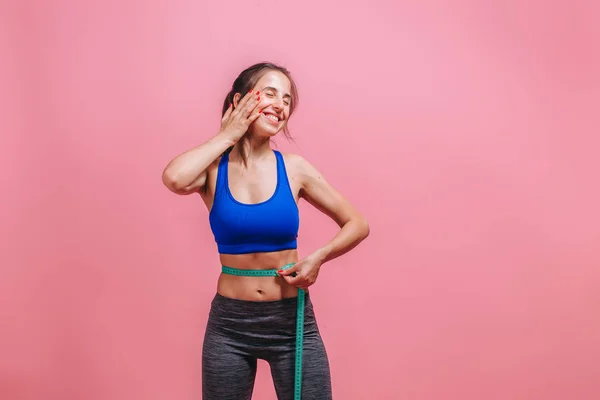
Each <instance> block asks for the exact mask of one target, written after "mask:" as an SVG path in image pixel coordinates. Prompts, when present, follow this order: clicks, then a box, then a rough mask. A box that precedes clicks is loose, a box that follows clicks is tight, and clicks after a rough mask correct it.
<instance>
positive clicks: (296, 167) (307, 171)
mask: <svg viewBox="0 0 600 400" xmlns="http://www.w3.org/2000/svg"><path fill="white" fill-rule="evenodd" d="M281 155H282V156H283V159H284V162H285V166H286V169H287V173H288V175H290V176H292V177H294V178H296V179H298V180H300V181H301V182H302V184H303V185H306V184H307V183H309V182H311V181H313V180H324V179H323V176H322V175H321V173H320V172H319V171H318V170H317V168H316V167H315V166H314V165H313V164H312V163H311V162H309V161H308V160H307V159H306V158H305V157H303V156H301V155H299V154H294V153H281Z"/></svg>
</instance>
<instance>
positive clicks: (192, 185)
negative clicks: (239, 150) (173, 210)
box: [162, 133, 235, 194]
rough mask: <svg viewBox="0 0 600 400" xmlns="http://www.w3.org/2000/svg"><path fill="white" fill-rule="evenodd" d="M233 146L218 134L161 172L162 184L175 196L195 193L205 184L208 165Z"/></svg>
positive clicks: (175, 159)
mask: <svg viewBox="0 0 600 400" xmlns="http://www.w3.org/2000/svg"><path fill="white" fill-rule="evenodd" d="M234 144H235V141H234V140H232V139H231V138H229V137H227V135H224V134H223V133H219V134H218V135H216V136H214V137H212V138H211V139H209V140H207V141H206V142H204V143H202V144H201V145H200V146H197V147H194V148H192V149H190V150H188V151H186V152H185V153H183V154H180V155H178V156H177V157H175V158H174V159H173V160H171V162H169V164H168V165H167V167H166V168H165V170H164V171H163V175H162V181H163V183H164V184H165V186H166V187H167V188H169V190H170V191H172V192H174V193H177V194H190V193H193V192H197V191H198V190H200V189H201V188H202V187H204V184H205V183H206V177H207V172H206V171H207V169H208V167H209V166H210V164H212V163H213V162H214V161H215V160H216V159H217V158H218V157H219V156H220V155H221V154H223V152H224V151H225V150H227V149H228V148H229V147H231V146H233V145H234Z"/></svg>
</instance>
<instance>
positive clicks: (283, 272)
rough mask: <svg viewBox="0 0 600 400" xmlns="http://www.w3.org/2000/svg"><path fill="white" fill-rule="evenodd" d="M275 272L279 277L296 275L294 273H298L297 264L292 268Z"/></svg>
mask: <svg viewBox="0 0 600 400" xmlns="http://www.w3.org/2000/svg"><path fill="white" fill-rule="evenodd" d="M277 272H279V275H281V276H290V275H296V272H298V264H294V265H293V266H291V267H290V268H287V269H280V270H279V271H277Z"/></svg>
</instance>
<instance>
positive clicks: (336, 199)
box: [280, 155, 369, 289]
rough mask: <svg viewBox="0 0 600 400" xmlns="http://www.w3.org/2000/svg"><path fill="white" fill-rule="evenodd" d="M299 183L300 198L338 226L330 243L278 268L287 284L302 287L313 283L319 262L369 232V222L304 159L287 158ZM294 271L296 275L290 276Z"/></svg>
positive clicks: (345, 249) (349, 247)
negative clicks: (282, 269) (293, 262)
mask: <svg viewBox="0 0 600 400" xmlns="http://www.w3.org/2000/svg"><path fill="white" fill-rule="evenodd" d="M290 159H291V160H290V161H292V163H293V166H294V172H295V176H297V177H298V179H299V180H300V183H301V189H300V197H301V198H304V199H305V200H306V201H308V202H309V203H310V204H312V205H313V206H314V207H316V208H317V209H318V210H319V211H321V212H322V213H324V214H325V215H327V216H329V217H330V218H331V219H333V220H334V221H335V222H336V223H337V224H338V226H339V227H340V228H341V229H340V231H339V232H338V233H337V234H336V235H335V236H334V237H333V239H332V240H331V241H329V243H327V244H326V245H325V246H323V247H321V248H319V249H318V250H316V251H315V252H314V253H312V254H310V255H309V256H307V257H304V258H303V259H301V260H300V261H298V263H296V264H295V265H294V266H293V267H292V268H290V269H288V270H285V271H280V275H282V276H283V277H284V279H286V281H288V283H290V284H292V285H294V286H298V287H300V288H302V289H306V288H308V286H310V285H312V284H313V283H314V282H315V281H316V279H317V276H318V273H319V269H320V267H321V265H322V264H324V263H325V262H327V261H330V260H332V259H334V258H336V257H339V256H341V255H343V254H345V253H347V252H348V251H350V250H352V249H353V248H354V247H356V246H357V245H358V244H359V243H360V242H362V241H363V240H364V239H365V238H366V237H367V236H368V235H369V224H368V222H367V220H366V218H365V217H364V216H362V215H361V214H360V213H359V212H358V211H357V210H356V208H354V207H353V206H352V204H350V202H349V201H348V200H347V199H346V198H345V197H344V196H342V195H341V194H340V193H339V192H338V191H337V190H336V189H335V188H334V187H333V186H332V185H331V184H329V183H328V182H327V180H326V179H325V178H324V177H323V175H322V174H321V173H320V172H319V171H318V170H317V169H316V168H315V167H314V166H312V165H311V164H310V163H309V162H308V161H306V160H305V159H304V158H302V157H300V156H298V155H294V156H293V157H290ZM294 272H295V273H296V276H295V277H292V276H291V275H292V274H293V273H294Z"/></svg>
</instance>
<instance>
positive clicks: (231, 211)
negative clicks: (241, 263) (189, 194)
mask: <svg viewBox="0 0 600 400" xmlns="http://www.w3.org/2000/svg"><path fill="white" fill-rule="evenodd" d="M273 152H274V153H275V157H276V159H277V186H276V187H275V192H274V193H273V195H272V196H271V197H270V198H269V199H268V200H265V201H263V202H261V203H256V204H247V203H240V202H239V201H237V200H236V199H234V198H233V195H232V194H231V192H230V191H229V173H228V165H229V153H226V154H224V155H223V156H222V157H221V160H220V161H219V167H218V172H217V184H216V190H215V198H214V201H213V206H212V208H211V210H210V214H209V221H210V227H211V229H212V232H213V234H214V236H215V241H216V242H217V247H218V250H219V253H220V254H246V253H259V252H270V251H279V250H287V249H295V248H296V247H297V242H296V239H297V237H298V228H299V225H300V218H299V213H298V206H297V204H296V199H295V198H294V195H293V194H292V190H291V188H290V183H289V181H288V177H287V173H286V169H285V163H284V161H283V156H282V155H281V153H280V152H278V151H277V150H273Z"/></svg>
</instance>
